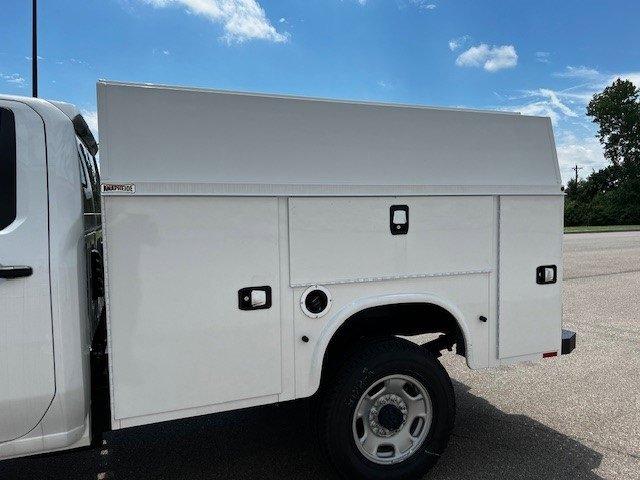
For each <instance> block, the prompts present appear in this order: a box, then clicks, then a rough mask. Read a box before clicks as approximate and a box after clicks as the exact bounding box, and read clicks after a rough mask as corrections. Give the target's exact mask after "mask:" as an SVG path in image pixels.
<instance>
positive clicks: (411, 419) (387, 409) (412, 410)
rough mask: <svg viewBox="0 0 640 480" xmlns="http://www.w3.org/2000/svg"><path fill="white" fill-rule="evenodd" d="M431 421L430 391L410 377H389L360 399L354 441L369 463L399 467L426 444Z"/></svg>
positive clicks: (356, 412) (381, 380) (357, 407)
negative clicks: (397, 465)
mask: <svg viewBox="0 0 640 480" xmlns="http://www.w3.org/2000/svg"><path fill="white" fill-rule="evenodd" d="M432 419H433V407H432V404H431V397H430V396H429V393H428V392H427V389H426V388H425V387H424V386H423V385H422V384H421V383H420V382H418V381H417V380H416V379H415V378H413V377H410V376H408V375H389V376H387V377H384V378H382V379H380V380H378V381H376V382H375V383H374V384H372V385H371V386H370V387H369V388H368V389H367V390H366V391H365V393H364V394H362V396H361V397H360V400H359V401H358V404H357V406H356V409H355V412H354V414H353V422H352V431H353V440H354V441H355V443H356V446H357V447H358V450H359V451H360V453H362V454H363V455H364V456H365V457H366V458H367V459H368V460H370V461H372V462H374V463H377V464H380V465H388V464H393V463H399V462H402V461H404V460H406V459H407V458H409V457H410V456H411V455H413V454H414V453H415V452H416V451H417V450H418V449H419V448H420V446H421V445H422V444H423V443H424V441H425V439H426V438H427V434H428V433H429V429H430V428H431V422H432Z"/></svg>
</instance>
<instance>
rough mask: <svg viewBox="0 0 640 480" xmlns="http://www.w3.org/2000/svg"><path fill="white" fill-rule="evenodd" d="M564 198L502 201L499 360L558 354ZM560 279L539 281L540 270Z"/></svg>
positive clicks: (560, 334) (522, 198)
mask: <svg viewBox="0 0 640 480" xmlns="http://www.w3.org/2000/svg"><path fill="white" fill-rule="evenodd" d="M563 201H564V199H563V197H562V196H560V195H558V196H548V197H544V196H542V197H531V196H518V197H508V196H506V197H501V198H500V288H499V290H500V307H499V311H500V312H499V313H500V315H499V320H498V332H499V333H498V342H499V355H500V358H503V359H506V358H513V357H520V356H525V355H536V354H540V353H546V352H558V351H560V347H561V338H562V291H561V280H560V279H562V224H563V218H562V212H563ZM545 266H549V267H550V268H555V273H556V278H555V279H553V281H552V282H550V283H546V284H539V283H538V278H537V277H538V274H537V271H538V268H541V267H545Z"/></svg>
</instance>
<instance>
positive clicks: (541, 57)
mask: <svg viewBox="0 0 640 480" xmlns="http://www.w3.org/2000/svg"><path fill="white" fill-rule="evenodd" d="M535 55H536V61H538V62H540V63H549V58H550V57H551V54H550V53H549V52H536V53H535Z"/></svg>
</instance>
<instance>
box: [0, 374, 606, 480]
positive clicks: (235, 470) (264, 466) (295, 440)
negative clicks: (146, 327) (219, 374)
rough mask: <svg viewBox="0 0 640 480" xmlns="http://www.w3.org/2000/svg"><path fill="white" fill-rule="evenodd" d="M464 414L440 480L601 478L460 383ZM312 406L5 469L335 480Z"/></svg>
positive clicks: (588, 462) (227, 419)
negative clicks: (322, 453)
mask: <svg viewBox="0 0 640 480" xmlns="http://www.w3.org/2000/svg"><path fill="white" fill-rule="evenodd" d="M454 386H455V390H456V400H457V403H458V416H457V420H456V428H455V431H454V436H453V437H452V439H451V442H450V444H449V448H448V450H447V452H446V453H445V455H443V457H442V458H441V460H440V462H439V464H438V465H437V466H436V468H435V469H434V470H433V471H432V472H431V474H430V475H428V477H427V478H429V479H430V480H444V479H451V480H453V479H456V480H460V479H473V480H477V479H483V480H492V479H495V480H507V479H509V480H510V479H531V480H533V479H535V480H538V479H541V478H544V479H545V480H552V479H599V478H602V477H599V476H598V475H596V474H595V473H593V470H594V469H595V468H597V467H598V466H599V465H600V461H601V459H602V455H600V454H599V453H598V452H596V451H594V450H591V449H590V448H588V447H586V446H585V445H582V444H581V443H579V442H577V441H575V440H574V439H572V438H570V437H567V436H565V435H563V434H561V433H559V432H557V431H555V430H552V429H550V428H548V427H546V426H545V425H543V424H541V423H539V422H537V421H535V420H532V419H530V418H528V417H526V416H522V415H508V414H505V413H503V412H502V411H500V410H498V409H497V408H495V407H494V406H492V405H491V404H490V403H489V402H487V401H485V400H484V399H482V398H479V397H476V396H474V395H472V394H471V393H470V392H469V388H468V387H467V386H466V385H464V384H461V383H458V382H454ZM308 412H309V404H308V402H289V403H286V404H282V405H279V406H267V407H259V408H253V409H249V410H244V411H240V412H230V413H222V414H218V415H211V416H207V417H201V418H192V419H187V420H181V421H177V422H170V423H164V424H158V425H152V426H144V427H137V428H135V429H130V430H127V431H120V432H111V433H109V434H107V436H106V441H107V445H106V446H105V448H104V449H103V450H102V451H101V450H99V449H98V450H96V449H84V450H80V451H75V452H63V453H56V454H51V455H44V456H40V457H34V458H24V459H16V460H9V461H5V462H3V463H0V478H1V479H4V480H10V479H34V478H37V479H44V478H47V479H65V480H67V479H75V478H93V479H96V478H99V477H98V474H99V473H103V472H104V473H106V476H105V477H104V478H113V479H142V478H144V479H147V478H152V479H154V480H158V479H205V478H206V479H217V478H224V479H225V480H227V479H228V480H235V479H253V478H259V479H261V480H271V479H273V480H275V479H284V478H295V479H304V480H315V479H325V478H328V472H327V469H326V466H325V465H324V464H323V462H322V459H320V458H319V456H318V455H317V454H316V450H317V448H316V446H315V443H314V437H313V433H312V431H311V428H310V422H309V413H308Z"/></svg>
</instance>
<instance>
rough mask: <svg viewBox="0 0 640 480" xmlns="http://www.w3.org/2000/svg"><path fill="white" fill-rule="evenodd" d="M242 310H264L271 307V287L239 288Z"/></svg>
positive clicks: (240, 307) (239, 304)
mask: <svg viewBox="0 0 640 480" xmlns="http://www.w3.org/2000/svg"><path fill="white" fill-rule="evenodd" d="M238 308H239V309H240V310H263V309H265V308H271V287H269V286H264V287H247V288H241V289H240V290H238Z"/></svg>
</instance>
